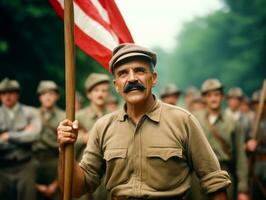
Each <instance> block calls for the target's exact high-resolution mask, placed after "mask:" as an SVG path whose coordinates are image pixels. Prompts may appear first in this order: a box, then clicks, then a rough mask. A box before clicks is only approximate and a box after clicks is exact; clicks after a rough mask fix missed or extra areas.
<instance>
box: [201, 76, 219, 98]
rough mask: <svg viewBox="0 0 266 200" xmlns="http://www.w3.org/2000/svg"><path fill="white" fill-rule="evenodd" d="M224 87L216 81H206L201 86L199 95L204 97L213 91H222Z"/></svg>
mask: <svg viewBox="0 0 266 200" xmlns="http://www.w3.org/2000/svg"><path fill="white" fill-rule="evenodd" d="M223 88H224V86H223V85H222V83H221V82H220V81H219V80H218V79H207V80H206V81H204V82H203V84H202V86H201V93H202V94H203V95H204V94H206V93H207V92H210V91H214V90H222V89H223Z"/></svg>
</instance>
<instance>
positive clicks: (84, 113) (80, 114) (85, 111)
mask: <svg viewBox="0 0 266 200" xmlns="http://www.w3.org/2000/svg"><path fill="white" fill-rule="evenodd" d="M89 110H90V106H87V107H85V108H82V109H81V110H79V111H78V112H77V118H82V117H88V116H90V115H91V112H89Z"/></svg>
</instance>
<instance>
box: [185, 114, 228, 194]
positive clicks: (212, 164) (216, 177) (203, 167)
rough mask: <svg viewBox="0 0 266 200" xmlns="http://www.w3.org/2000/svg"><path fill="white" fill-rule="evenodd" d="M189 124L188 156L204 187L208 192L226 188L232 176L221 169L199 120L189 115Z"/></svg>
mask: <svg viewBox="0 0 266 200" xmlns="http://www.w3.org/2000/svg"><path fill="white" fill-rule="evenodd" d="M187 124H188V125H187V126H188V144H187V156H188V158H189V163H190V165H191V167H192V168H193V170H195V172H196V174H197V176H198V178H199V180H200V184H201V187H202V189H203V190H204V191H205V192H206V193H207V194H209V193H213V192H216V191H219V190H222V189H226V188H227V187H228V186H229V185H230V184H231V181H230V177H229V175H228V173H227V172H226V171H223V170H221V168H220V165H219V162H218V159H217V157H216V156H215V154H214V152H213V150H212V148H211V146H210V144H209V142H208V141H207V138H206V136H205V134H204V132H203V129H202V128H201V126H200V124H199V122H198V121H197V119H196V118H195V117H194V116H193V115H189V117H188V123H187Z"/></svg>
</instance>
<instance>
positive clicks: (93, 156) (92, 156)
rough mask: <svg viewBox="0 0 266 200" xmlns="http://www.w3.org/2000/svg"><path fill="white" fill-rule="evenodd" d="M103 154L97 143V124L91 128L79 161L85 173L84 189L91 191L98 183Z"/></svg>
mask: <svg viewBox="0 0 266 200" xmlns="http://www.w3.org/2000/svg"><path fill="white" fill-rule="evenodd" d="M103 163H104V162H103V156H102V152H101V148H100V143H99V135H98V131H97V125H96V124H95V125H94V127H93V128H92V130H91V132H90V136H89V140H88V143H87V146H86V149H85V150H84V154H83V157H82V159H81V161H80V163H79V165H80V167H81V169H82V170H83V172H84V175H85V188H84V189H85V191H86V192H89V193H92V192H93V191H95V190H96V188H97V187H98V185H99V184H100V178H101V172H102V171H103Z"/></svg>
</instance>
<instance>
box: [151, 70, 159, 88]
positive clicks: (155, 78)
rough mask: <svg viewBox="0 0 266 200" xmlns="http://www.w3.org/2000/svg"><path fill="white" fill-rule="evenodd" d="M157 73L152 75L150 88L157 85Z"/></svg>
mask: <svg viewBox="0 0 266 200" xmlns="http://www.w3.org/2000/svg"><path fill="white" fill-rule="evenodd" d="M157 77H158V76H157V73H156V72H153V73H152V87H154V86H155V85H156V83H157Z"/></svg>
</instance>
